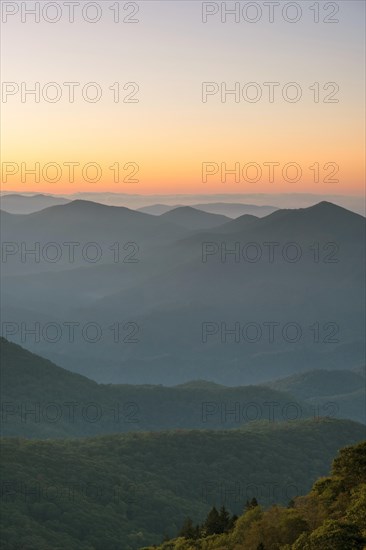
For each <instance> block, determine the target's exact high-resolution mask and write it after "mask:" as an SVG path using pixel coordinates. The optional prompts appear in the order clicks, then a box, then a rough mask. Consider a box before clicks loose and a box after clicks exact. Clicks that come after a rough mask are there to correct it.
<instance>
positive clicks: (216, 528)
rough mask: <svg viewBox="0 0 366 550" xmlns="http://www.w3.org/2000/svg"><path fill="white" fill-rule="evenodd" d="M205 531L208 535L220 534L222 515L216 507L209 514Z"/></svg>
mask: <svg viewBox="0 0 366 550" xmlns="http://www.w3.org/2000/svg"><path fill="white" fill-rule="evenodd" d="M204 531H205V533H206V535H215V534H216V533H219V532H220V515H219V513H218V511H217V509H216V507H215V506H214V507H213V508H212V509H211V510H210V511H209V513H208V516H207V518H206V521H205V523H204Z"/></svg>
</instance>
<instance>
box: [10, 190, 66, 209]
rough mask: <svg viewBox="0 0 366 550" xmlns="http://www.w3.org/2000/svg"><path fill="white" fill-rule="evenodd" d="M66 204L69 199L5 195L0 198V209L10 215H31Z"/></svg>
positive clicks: (49, 196)
mask: <svg viewBox="0 0 366 550" xmlns="http://www.w3.org/2000/svg"><path fill="white" fill-rule="evenodd" d="M68 202H70V200H69V199H66V198H63V197H54V196H53V195H42V194H36V195H22V194H19V193H7V194H6V195H1V197H0V208H1V210H5V211H6V212H9V213H10V214H31V213H32V212H37V211H39V210H43V209H44V208H48V207H50V206H55V205H58V204H67V203H68Z"/></svg>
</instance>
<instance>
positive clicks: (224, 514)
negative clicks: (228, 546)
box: [219, 506, 230, 533]
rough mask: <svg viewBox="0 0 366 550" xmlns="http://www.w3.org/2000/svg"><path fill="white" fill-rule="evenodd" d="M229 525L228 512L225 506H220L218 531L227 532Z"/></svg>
mask: <svg viewBox="0 0 366 550" xmlns="http://www.w3.org/2000/svg"><path fill="white" fill-rule="evenodd" d="M229 527H230V514H229V512H228V511H227V510H226V508H225V506H221V508H220V513H219V528H220V530H219V533H227V532H228V531H229Z"/></svg>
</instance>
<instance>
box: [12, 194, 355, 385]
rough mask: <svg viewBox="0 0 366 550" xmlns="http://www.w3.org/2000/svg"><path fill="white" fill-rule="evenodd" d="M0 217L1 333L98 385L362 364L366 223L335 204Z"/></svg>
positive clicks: (261, 377) (265, 375) (86, 205)
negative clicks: (258, 210) (229, 212)
mask: <svg viewBox="0 0 366 550" xmlns="http://www.w3.org/2000/svg"><path fill="white" fill-rule="evenodd" d="M2 218H3V220H2V225H3V231H2V238H3V244H2V246H3V262H2V272H3V277H4V287H5V286H6V293H3V296H2V319H3V326H2V334H3V336H4V337H7V338H9V339H10V340H13V341H15V342H17V343H20V344H22V345H24V346H25V347H26V348H28V349H30V350H32V351H34V352H36V353H39V354H40V355H43V356H45V357H47V358H49V359H51V360H52V361H54V362H55V363H56V364H58V365H60V366H61V367H65V368H67V369H69V370H72V371H75V372H78V373H80V374H83V375H85V376H87V377H89V378H92V379H94V380H96V381H98V382H102V383H111V382H112V383H124V384H141V383H148V384H162V383H163V384H165V385H176V384H180V383H184V382H187V381H189V380H192V379H205V380H210V381H214V382H216V383H220V384H224V385H229V386H231V385H239V386H243V385H248V384H258V383H263V382H265V381H267V380H271V379H272V380H273V379H278V378H282V377H286V376H290V375H292V374H296V373H299V372H304V371H307V370H314V369H316V370H319V369H330V370H332V369H337V370H344V369H347V370H348V369H353V368H356V367H360V366H362V365H363V363H364V345H363V334H364V315H363V300H362V297H363V296H364V275H365V271H364V244H365V241H364V237H363V235H364V231H363V230H364V218H363V217H362V216H360V215H358V214H354V213H353V212H350V211H348V210H345V209H343V208H341V207H338V206H335V205H333V204H331V203H320V204H317V205H315V206H313V207H310V208H304V209H298V210H277V211H275V212H273V213H272V214H270V215H268V216H265V217H262V218H257V217H255V216H252V215H244V216H240V217H239V218H237V219H235V220H229V221H228V220H227V219H224V220H223V219H222V216H217V215H213V214H212V215H209V214H207V213H200V212H199V211H197V210H195V209H191V208H186V207H184V208H177V209H175V210H172V211H170V212H169V213H167V214H163V215H161V216H152V215H149V214H144V213H141V212H136V211H132V210H129V209H127V208H123V207H110V206H106V205H100V204H97V203H93V202H85V201H74V202H71V203H68V204H65V205H59V206H53V207H50V208H46V209H44V210H42V211H40V212H36V213H33V214H28V215H22V216H19V215H14V214H9V213H5V215H4V216H3V217H2ZM212 224H214V225H212ZM216 224H217V225H216ZM199 227H200V228H199ZM202 227H203V229H202ZM70 242H73V243H76V244H75V248H74V253H75V254H74V256H75V257H74V259H73V261H70V255H69V249H68V248H67V246H66V245H65V243H66V244H67V243H70ZM7 243H8V244H7ZM9 243H13V244H10V245H9ZM35 243H39V244H38V255H39V257H38V258H37V257H36V255H35V254H33V255H32V254H30V255H28V256H26V255H24V254H23V256H24V257H22V247H23V249H24V248H25V247H28V248H29V249H30V250H32V249H33V250H34V249H35V246H36V245H35ZM271 243H272V244H271ZM4 246H5V247H6V246H7V247H9V246H10V249H9V248H4ZM11 246H13V248H11ZM270 247H272V248H270ZM4 250H5V255H4ZM39 251H40V252H39ZM57 254H59V258H56V261H52V260H53V258H55V257H56V256H57ZM98 254H99V256H98ZM90 258H91V259H90ZM95 258H96V260H95ZM37 260H39V261H37ZM4 323H7V324H5V325H4ZM37 323H38V325H36V324H37ZM49 323H51V324H52V323H53V325H52V326H51V328H50V333H49V334H48V333H47V331H46V332H45V330H46V329H47V327H48V325H49ZM70 323H74V324H75V326H76V329H75V337H74V338H73V340H72V341H70V333H69V328H68V327H69V325H70ZM77 323H78V324H77ZM89 323H91V324H92V325H93V326H94V329H93V326H92V330H91V333H90V334H91V338H89V339H88V338H85V330H84V329H85V326H88V324H89ZM116 323H118V325H116ZM36 326H38V328H39V331H41V332H40V333H39V335H38V336H39V338H38V337H35V336H34V335H33V336H32V334H31V333H29V332H27V330H28V329H32V327H33V328H34V327H36ZM117 326H118V328H119V329H121V333H120V335H119V336H120V338H117V340H118V342H117V341H116V333H115V330H116V327H117ZM45 327H46V329H45ZM95 327H96V328H95ZM271 327H272V328H271ZM93 330H94V333H93ZM230 330H231V333H230ZM271 330H272V331H273V333H271V332H270V331H271ZM52 331H53V332H52ZM233 331H234V332H233ZM287 331H289V332H287ZM131 335H132V336H131ZM37 340H38V341H37ZM101 365H103V366H102V367H101Z"/></svg>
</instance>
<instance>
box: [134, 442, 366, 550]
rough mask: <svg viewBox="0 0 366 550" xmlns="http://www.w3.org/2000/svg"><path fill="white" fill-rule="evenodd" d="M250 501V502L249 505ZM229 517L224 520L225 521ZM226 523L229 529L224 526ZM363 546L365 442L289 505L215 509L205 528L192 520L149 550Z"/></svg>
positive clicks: (339, 549)
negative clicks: (237, 512) (233, 513)
mask: <svg viewBox="0 0 366 550" xmlns="http://www.w3.org/2000/svg"><path fill="white" fill-rule="evenodd" d="M248 504H249V505H248ZM224 518H225V521H223V520H224ZM224 524H225V527H224V528H223V526H224ZM152 548H159V549H160V550H364V549H365V548H366V442H364V443H361V444H358V445H355V446H352V447H346V448H344V449H342V450H341V451H340V453H339V456H338V457H337V458H336V459H335V460H334V462H333V468H332V475H331V476H330V477H325V478H321V479H319V480H318V481H317V482H316V483H315V484H314V485H313V488H312V490H311V491H310V493H309V494H307V495H306V496H302V497H297V498H295V499H294V500H293V501H291V502H290V503H289V505H288V506H287V508H285V507H281V506H272V507H270V508H269V509H267V510H265V509H263V508H262V507H261V506H259V505H258V503H257V502H256V501H255V499H254V501H253V502H252V503H247V506H246V509H245V511H244V513H243V514H242V515H241V516H240V517H239V518H234V517H231V518H230V515H229V513H228V512H227V511H226V510H225V509H224V508H222V509H221V510H220V512H218V511H217V510H216V508H213V509H212V510H211V511H210V513H209V515H208V516H207V518H206V521H205V522H204V523H203V524H202V525H201V526H196V527H193V524H192V521H191V520H190V519H189V518H188V519H187V520H186V521H185V523H184V526H183V528H182V529H181V531H180V533H179V537H178V538H177V539H174V540H171V541H167V542H165V543H163V544H162V545H161V546H159V547H149V548H145V549H144V550H152Z"/></svg>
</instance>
